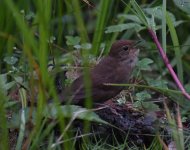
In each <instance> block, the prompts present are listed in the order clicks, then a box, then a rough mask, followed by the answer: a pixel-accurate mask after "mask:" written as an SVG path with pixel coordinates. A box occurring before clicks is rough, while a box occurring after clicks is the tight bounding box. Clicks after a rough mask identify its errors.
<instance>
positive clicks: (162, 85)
mask: <svg viewBox="0 0 190 150" xmlns="http://www.w3.org/2000/svg"><path fill="white" fill-rule="evenodd" d="M146 80H147V82H148V84H149V85H150V86H152V87H159V88H165V89H167V88H168V86H167V84H168V82H167V81H166V80H153V79H146Z"/></svg>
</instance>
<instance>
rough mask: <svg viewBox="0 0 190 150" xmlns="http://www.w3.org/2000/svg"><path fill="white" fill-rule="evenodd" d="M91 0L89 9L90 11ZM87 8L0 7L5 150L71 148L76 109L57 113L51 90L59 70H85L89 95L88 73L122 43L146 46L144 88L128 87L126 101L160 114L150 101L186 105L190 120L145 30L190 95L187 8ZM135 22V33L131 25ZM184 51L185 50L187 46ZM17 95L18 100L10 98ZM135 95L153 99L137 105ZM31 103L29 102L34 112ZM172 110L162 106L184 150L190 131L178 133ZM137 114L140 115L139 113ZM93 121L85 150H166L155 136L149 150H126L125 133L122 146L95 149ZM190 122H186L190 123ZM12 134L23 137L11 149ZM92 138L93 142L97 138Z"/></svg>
mask: <svg viewBox="0 0 190 150" xmlns="http://www.w3.org/2000/svg"><path fill="white" fill-rule="evenodd" d="M88 1H89V2H91V3H92V6H90V5H88ZM88 1H85V0H84V1H83V0H65V1H62V0H56V1H51V0H45V1H31V0H28V1H25V0H19V1H12V0H3V1H1V2H0V18H1V21H0V62H1V63H0V89H1V90H0V98H1V99H0V122H1V123H0V149H4V150H8V149H9V148H11V147H12V146H13V145H15V147H16V149H18V150H19V149H21V148H22V147H23V146H27V149H34V150H35V149H52V148H53V146H52V145H54V144H55V143H56V141H59V142H60V143H57V145H56V147H55V148H54V149H63V147H64V148H65V149H70V148H71V147H72V148H73V149H74V146H75V144H76V138H75V137H76V135H75V133H74V132H71V131H73V130H74V129H75V128H74V127H73V126H72V123H73V120H75V116H73V114H72V111H73V110H72V108H70V109H71V113H68V114H67V113H66V112H64V111H66V110H67V109H65V108H64V109H63V108H62V107H60V104H59V97H58V95H57V92H56V86H55V85H54V79H55V76H56V74H57V73H58V72H61V71H63V70H62V69H61V68H60V64H61V65H64V67H67V68H69V70H71V68H72V67H73V66H74V67H76V66H75V65H76V64H77V65H78V64H79V65H81V66H82V72H83V73H84V77H85V83H84V84H85V87H86V95H90V90H89V89H90V87H91V83H90V81H89V67H86V66H90V65H91V64H92V63H93V61H94V60H96V59H95V58H97V57H98V56H100V55H101V54H103V55H106V54H107V53H108V52H109V49H110V47H111V44H112V42H113V41H115V40H117V39H122V38H124V39H125V38H128V39H133V40H139V39H141V40H142V39H144V40H145V43H144V44H143V47H144V48H142V50H141V53H140V57H139V59H140V60H141V61H139V62H141V64H138V67H137V68H136V70H135V72H134V77H135V78H136V79H138V80H140V81H142V82H140V83H134V84H124V86H127V87H130V88H131V89H132V92H131V97H127V95H126V97H127V98H126V99H127V100H128V101H130V98H131V99H132V101H133V102H134V103H135V104H137V103H138V102H140V103H141V104H143V103H144V104H145V103H146V102H147V101H148V102H149V103H151V104H154V106H155V105H156V106H157V107H158V105H157V103H154V101H153V100H152V99H156V100H159V98H162V96H164V98H165V99H167V101H169V102H170V103H177V104H179V105H180V106H182V107H181V108H180V110H181V112H182V114H181V116H179V115H178V116H177V117H178V119H179V118H181V119H183V118H185V117H186V118H189V116H190V115H189V109H188V108H189V106H190V103H189V102H188V101H187V100H186V99H185V98H184V97H183V95H182V94H181V92H180V91H179V90H178V89H177V88H176V85H175V82H174V81H173V80H172V79H171V76H170V74H169V73H168V72H167V71H166V67H165V65H164V63H163V61H162V59H161V57H160V55H159V52H158V51H157V50H155V45H154V42H153V41H152V39H151V37H150V35H149V34H148V31H147V28H148V27H150V26H153V29H155V32H156V34H157V36H158V39H159V41H162V47H163V48H164V50H166V49H167V51H166V52H167V55H168V57H169V60H170V61H171V64H172V66H173V67H174V69H175V71H176V73H177V75H178V77H179V79H180V81H181V82H182V83H183V85H184V86H185V87H187V90H189V91H190V89H189V87H190V86H189V84H190V82H189V77H190V74H189V72H190V63H189V57H190V52H189V47H190V45H189V42H188V41H189V38H190V35H189V33H188V31H189V26H188V25H189V24H188V23H189V20H190V18H189V12H188V11H187V10H186V7H188V6H184V7H179V6H177V5H175V3H173V1H167V3H166V1H163V2H162V1H159V0H157V1H155V2H152V3H148V1H146V0H144V1H142V2H138V4H139V5H137V3H136V2H135V1H133V0H132V1H131V3H128V1H123V0H121V1H116V0H102V1H98V0H88ZM158 6H160V8H158ZM155 7H156V8H155ZM158 11H160V12H158ZM122 15H123V16H122ZM129 16H130V17H129ZM179 21H181V22H179ZM131 23H133V25H134V26H131ZM113 25H114V27H116V28H117V29H118V28H120V27H124V28H121V29H119V31H120V32H118V31H116V30H114V29H113V28H111V27H112V26H113ZM108 27H110V28H109V32H108V33H106V32H105V31H107V30H108ZM68 36H70V38H68ZM54 38H55V39H54ZM69 40H70V41H69ZM68 43H69V44H68ZM102 44H105V45H104V46H102ZM183 45H186V46H185V47H182V46H183ZM169 47H170V48H169ZM146 58H149V59H146ZM143 59H144V60H143ZM150 60H151V61H152V60H153V62H151V61H150ZM49 64H54V65H55V68H56V69H53V70H51V71H48V66H49ZM77 67H78V66H77ZM78 68H79V67H78ZM113 70H114V68H113ZM155 79H159V80H155ZM153 81H154V82H153ZM161 81H163V82H162V84H161V83H160V82H161ZM63 82H64V84H70V82H71V81H70V80H68V79H67V80H64V81H63ZM113 86H119V85H113ZM13 92H17V94H11V93H13ZM138 93H141V94H145V97H146V98H147V97H150V98H147V99H144V98H143V97H141V98H140V99H137V98H136V97H137V95H139V94H138ZM15 95H17V96H15ZM147 95H148V96H147ZM28 99H30V100H31V103H32V106H31V107H30V109H29V106H28V103H27V101H28ZM48 99H52V103H53V104H54V107H53V108H51V109H50V107H49V105H48V103H49V102H48ZM156 100H155V101H156ZM36 101H37V104H36V106H33V102H36ZM151 106H152V107H153V105H151ZM86 107H88V108H90V107H92V101H91V99H88V100H86ZM168 107H169V108H168ZM168 107H167V106H165V107H164V106H162V107H161V108H160V109H161V110H162V111H167V113H168V114H167V117H168V118H167V121H168V122H169V123H170V125H171V126H169V127H170V128H171V130H172V131H173V132H172V137H173V140H174V141H175V143H176V146H177V147H178V148H180V149H184V147H189V143H188V139H189V138H188V137H189V135H188V132H187V131H186V132H184V133H185V134H183V132H182V131H183V130H182V131H181V130H179V128H178V123H177V120H176V118H175V117H173V116H172V115H171V114H172V111H173V109H174V108H172V107H171V108H170V106H168ZM45 108H46V109H47V110H49V111H50V110H52V112H53V113H56V115H55V116H51V115H50V114H49V113H47V112H48V111H47V110H45ZM135 109H139V110H142V109H143V108H142V107H141V106H139V107H138V108H135ZM178 110H179V109H178ZM46 111H47V112H46ZM67 112H69V110H68V111H67ZM145 112H147V113H148V112H149V111H148V110H145ZM89 114H90V117H94V118H93V119H95V120H96V121H100V122H101V121H102V120H99V119H100V118H98V116H96V115H95V114H94V113H89ZM9 115H10V116H11V117H10V118H9ZM65 116H67V117H65ZM53 117H55V118H53ZM77 117H78V116H77ZM79 117H81V116H80V115H79ZM90 117H89V116H88V115H84V116H82V120H85V121H86V122H87V123H86V124H85V126H86V127H85V129H86V133H85V136H84V137H83V138H82V139H83V143H82V145H81V146H82V147H83V149H88V148H90V149H117V148H118V149H125V148H126V147H128V148H131V149H138V148H140V149H151V148H152V147H154V149H160V148H161V147H162V143H161V142H160V140H158V136H155V139H154V140H153V142H152V144H151V145H149V147H146V148H145V147H144V146H142V145H141V146H139V145H135V144H134V145H133V146H132V145H128V141H127V138H128V136H130V135H128V134H126V140H125V141H124V143H119V141H117V138H115V144H110V143H106V140H105V141H103V142H102V141H101V140H100V141H99V140H98V139H96V142H95V143H93V142H92V143H91V141H90V140H89V139H88V138H89V137H90V136H89V135H88V132H89V122H91V121H92V119H90ZM187 120H188V119H186V120H185V121H184V122H186V123H188V122H187ZM178 121H179V120H178ZM101 123H104V122H101ZM15 129H16V130H15ZM55 129H56V130H58V132H59V133H61V134H60V135H62V136H61V137H60V135H59V136H58V135H57V131H56V130H55ZM175 130H176V131H175ZM186 130H187V129H186ZM9 131H16V133H17V134H18V137H16V140H15V141H14V144H13V143H10V142H9V141H10V139H11V138H10V136H9V134H10V133H9ZM113 136H114V135H113ZM94 137H95V138H96V136H95V135H94ZM59 138H60V139H59ZM62 143H63V144H62Z"/></svg>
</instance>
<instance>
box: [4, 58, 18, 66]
mask: <svg viewBox="0 0 190 150" xmlns="http://www.w3.org/2000/svg"><path fill="white" fill-rule="evenodd" d="M3 61H4V62H6V63H7V64H9V65H14V64H16V63H17V61H18V58H16V57H14V56H7V57H5V58H4V59H3Z"/></svg>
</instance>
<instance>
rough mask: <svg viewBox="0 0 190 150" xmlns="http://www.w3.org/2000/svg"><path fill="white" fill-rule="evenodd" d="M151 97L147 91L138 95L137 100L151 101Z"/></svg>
mask: <svg viewBox="0 0 190 150" xmlns="http://www.w3.org/2000/svg"><path fill="white" fill-rule="evenodd" d="M150 98H151V95H150V94H149V93H148V92H147V91H142V92H140V93H136V100H138V101H144V100H147V99H150Z"/></svg>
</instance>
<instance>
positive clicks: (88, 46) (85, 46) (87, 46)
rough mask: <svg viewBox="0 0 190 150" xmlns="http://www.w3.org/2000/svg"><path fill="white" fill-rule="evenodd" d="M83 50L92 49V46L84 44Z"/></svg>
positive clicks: (82, 45)
mask: <svg viewBox="0 0 190 150" xmlns="http://www.w3.org/2000/svg"><path fill="white" fill-rule="evenodd" d="M81 48H82V49H91V48H92V44H90V43H83V44H81Z"/></svg>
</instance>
